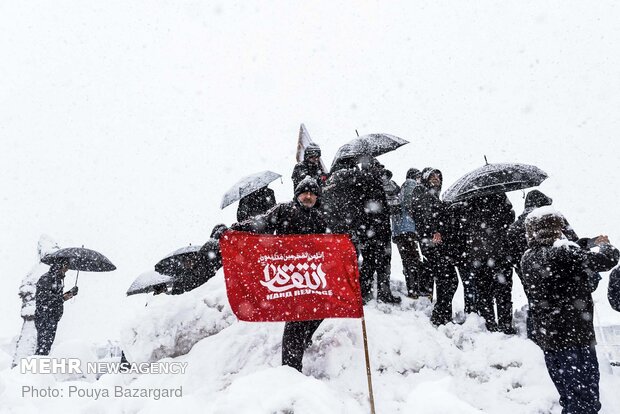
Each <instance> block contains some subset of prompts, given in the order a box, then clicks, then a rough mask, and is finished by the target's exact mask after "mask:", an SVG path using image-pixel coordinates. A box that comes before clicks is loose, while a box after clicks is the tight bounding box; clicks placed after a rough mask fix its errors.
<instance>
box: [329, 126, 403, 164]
mask: <svg viewBox="0 0 620 414" xmlns="http://www.w3.org/2000/svg"><path fill="white" fill-rule="evenodd" d="M408 143H409V141H407V140H404V139H402V138H399V137H397V136H394V135H389V134H368V135H362V136H361V137H358V138H355V139H353V140H351V141H349V142H347V143H346V144H344V145H343V146H341V147H340V148H338V151H336V155H335V156H334V161H333V162H332V168H333V167H334V165H335V164H336V162H337V161H338V160H341V159H344V158H359V157H361V156H364V155H369V156H372V157H376V156H379V155H381V154H385V153H387V152H390V151H394V150H395V149H396V148H398V147H401V146H403V145H405V144H408Z"/></svg>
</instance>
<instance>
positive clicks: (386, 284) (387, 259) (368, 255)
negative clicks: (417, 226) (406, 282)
mask: <svg viewBox="0 0 620 414" xmlns="http://www.w3.org/2000/svg"><path fill="white" fill-rule="evenodd" d="M362 172H363V174H364V179H365V183H364V186H363V194H364V199H363V208H364V214H363V215H362V227H361V229H360V230H361V231H359V232H358V237H359V240H360V253H361V256H362V265H361V266H360V285H361V291H362V298H363V299H364V301H365V302H367V301H369V300H370V299H371V298H372V284H373V279H374V275H375V274H376V275H377V300H378V301H380V302H385V303H400V302H401V299H400V298H399V297H396V296H394V295H393V294H392V291H391V289H390V273H391V263H392V237H391V236H392V232H391V226H390V211H391V210H390V205H389V203H388V198H387V194H386V192H385V188H384V181H385V179H386V177H387V176H389V177H391V176H392V173H391V172H389V171H388V170H386V169H385V167H384V166H383V165H382V164H381V163H379V162H378V161H377V160H376V159H371V160H370V161H369V162H368V163H364V164H363V170H362ZM388 180H389V178H388Z"/></svg>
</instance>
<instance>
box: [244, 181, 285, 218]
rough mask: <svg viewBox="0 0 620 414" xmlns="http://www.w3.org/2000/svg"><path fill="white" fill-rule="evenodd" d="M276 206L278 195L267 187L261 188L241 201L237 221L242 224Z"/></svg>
mask: <svg viewBox="0 0 620 414" xmlns="http://www.w3.org/2000/svg"><path fill="white" fill-rule="evenodd" d="M275 205H276V195H275V193H274V192H273V190H272V189H271V188H269V187H267V186H265V187H262V188H259V189H258V190H256V191H254V192H253V193H250V194H248V195H246V196H245V197H243V198H241V200H239V206H238V207H237V221H239V222H241V221H244V220H247V219H249V218H251V217H254V216H258V215H259V214H263V213H266V212H267V210H269V209H270V208H272V207H273V206H275Z"/></svg>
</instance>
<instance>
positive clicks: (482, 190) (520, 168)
mask: <svg viewBox="0 0 620 414" xmlns="http://www.w3.org/2000/svg"><path fill="white" fill-rule="evenodd" d="M546 178H547V173H546V172H544V171H543V170H541V169H540V168H538V167H536V166H534V165H528V164H512V163H505V164H487V165H485V166H483V167H480V168H478V169H475V170H474V171H471V172H469V173H467V174H465V175H464V176H462V177H461V178H459V179H458V180H457V181H456V182H455V183H454V184H452V185H451V186H450V188H448V189H447V190H446V191H445V193H444V194H443V200H444V201H447V202H449V203H453V202H457V201H463V200H466V199H468V198H471V197H478V196H484V195H489V194H495V193H506V192H509V191H515V190H522V189H524V188H530V187H535V186H537V185H540V183H542V182H543V181H544V180H545V179H546Z"/></svg>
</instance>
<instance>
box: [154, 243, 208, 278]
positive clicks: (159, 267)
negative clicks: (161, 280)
mask: <svg viewBox="0 0 620 414" xmlns="http://www.w3.org/2000/svg"><path fill="white" fill-rule="evenodd" d="M201 247H202V246H199V245H198V246H192V245H189V246H186V247H181V248H180V249H177V250H175V251H173V252H172V253H170V254H168V255H167V256H166V257H164V258H163V259H161V260H160V261H159V262H157V264H156V265H155V271H156V272H158V273H161V274H162V275H168V276H178V275H182V274H185V273H187V272H188V271H189V270H190V269H189V268H188V267H187V266H186V262H187V261H188V260H194V261H197V260H199V259H200V254H199V251H200V248H201Z"/></svg>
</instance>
